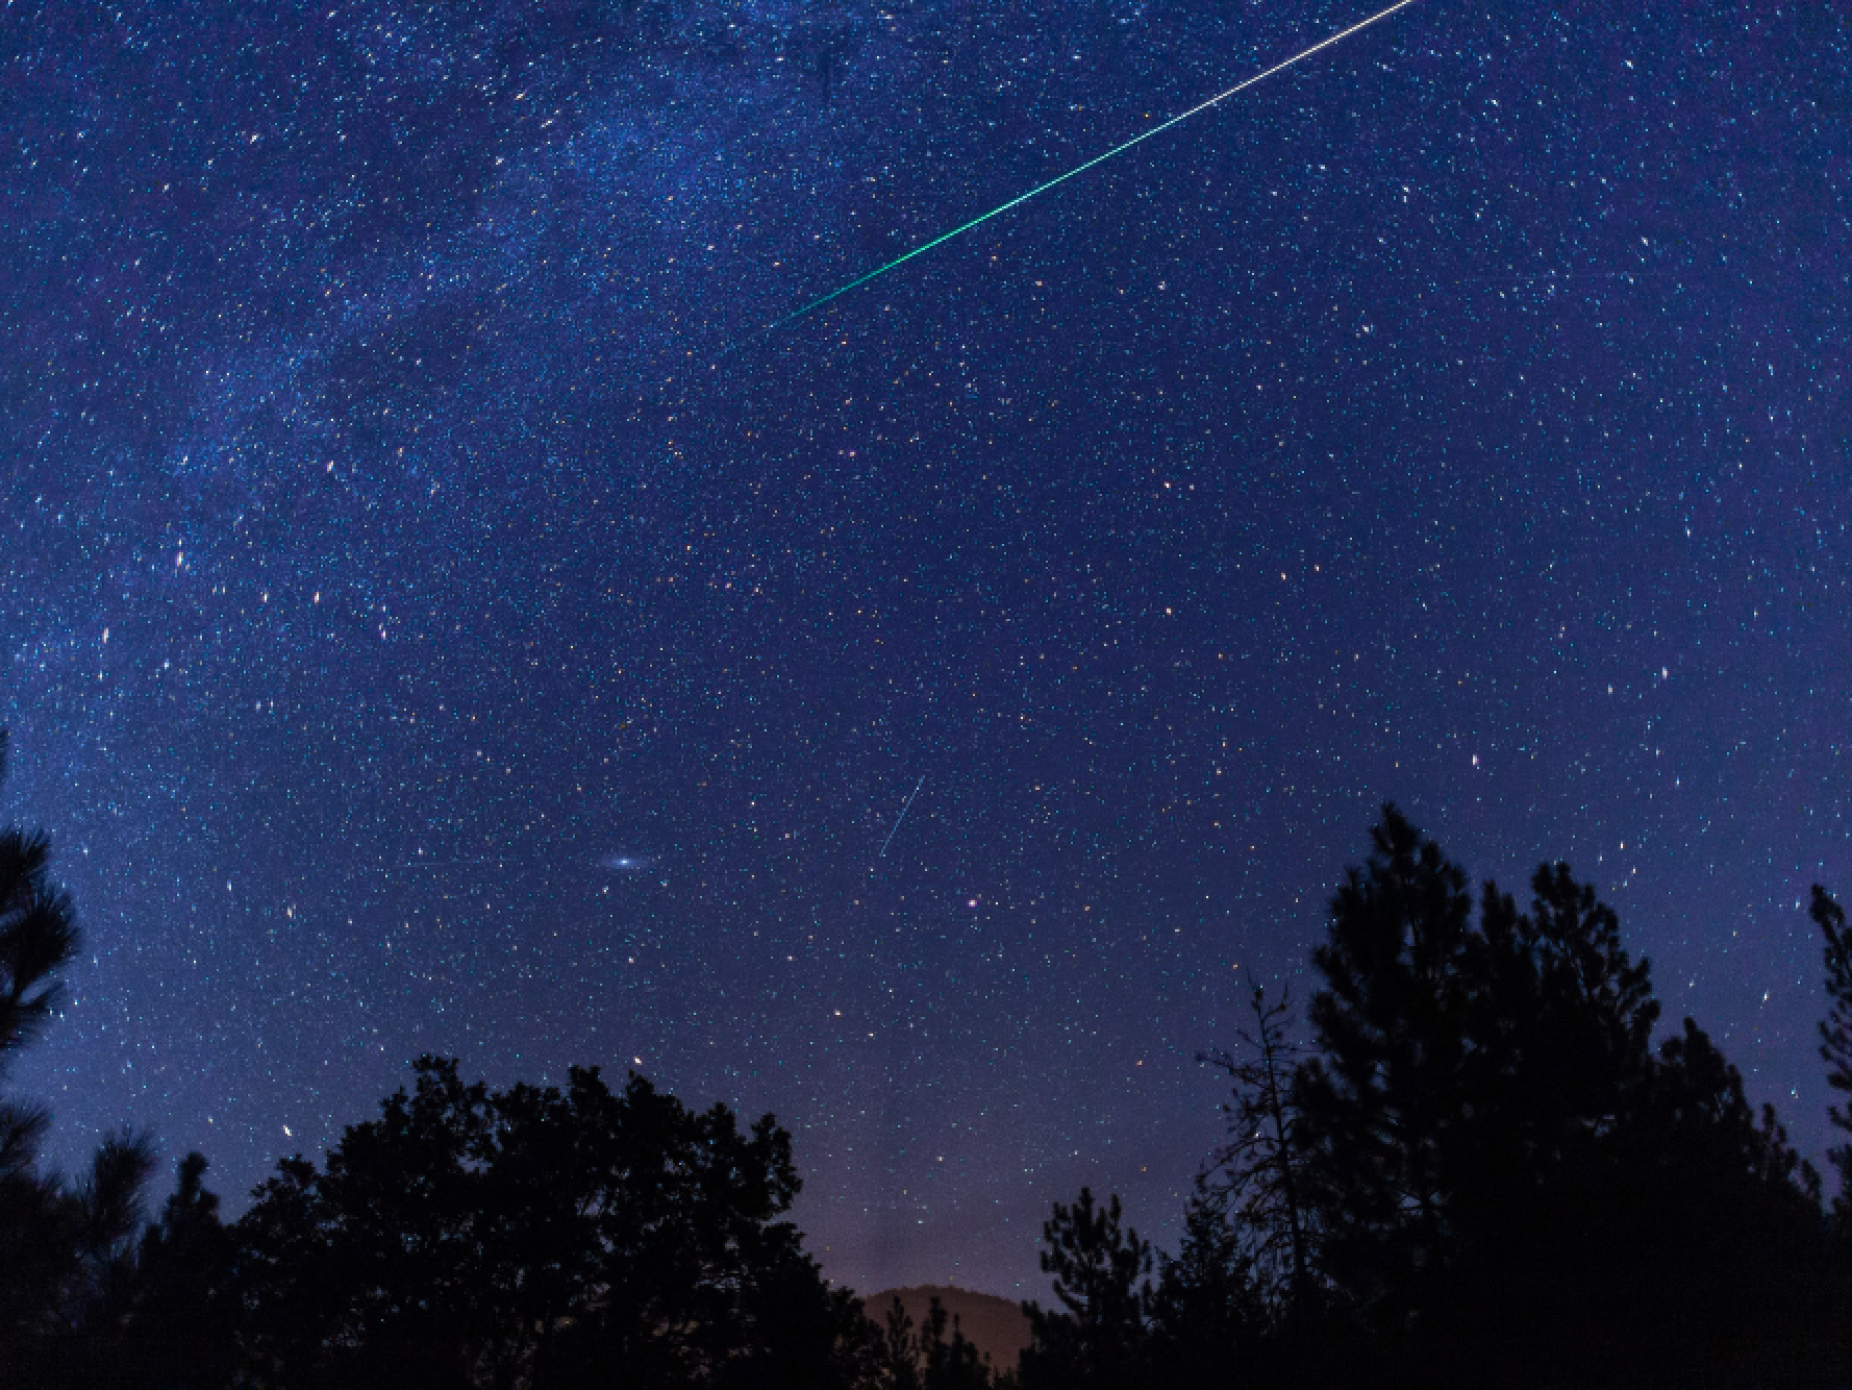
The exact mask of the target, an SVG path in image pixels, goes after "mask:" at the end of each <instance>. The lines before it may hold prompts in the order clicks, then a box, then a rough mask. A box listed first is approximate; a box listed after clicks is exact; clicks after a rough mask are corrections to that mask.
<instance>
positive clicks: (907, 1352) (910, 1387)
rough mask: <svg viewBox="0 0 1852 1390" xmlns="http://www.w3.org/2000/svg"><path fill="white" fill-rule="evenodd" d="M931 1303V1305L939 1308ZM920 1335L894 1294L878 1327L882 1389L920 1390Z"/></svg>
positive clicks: (934, 1301)
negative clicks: (879, 1330) (879, 1328)
mask: <svg viewBox="0 0 1852 1390" xmlns="http://www.w3.org/2000/svg"><path fill="white" fill-rule="evenodd" d="M938 1302H939V1301H938V1300H937V1299H934V1300H933V1306H934V1307H937V1306H938ZM921 1360H922V1358H921V1356H920V1342H919V1335H918V1333H917V1332H916V1330H915V1329H914V1326H913V1319H912V1318H911V1317H910V1316H909V1315H908V1313H907V1307H906V1305H905V1304H904V1303H902V1302H901V1301H900V1295H899V1294H895V1295H894V1301H893V1302H892V1303H891V1304H889V1305H888V1310H887V1316H886V1319H885V1321H884V1322H883V1323H882V1328H881V1348H880V1378H881V1387H882V1390H922V1386H921V1379H922V1370H921V1366H920V1362H921Z"/></svg>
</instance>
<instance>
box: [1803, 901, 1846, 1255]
mask: <svg viewBox="0 0 1852 1390" xmlns="http://www.w3.org/2000/svg"><path fill="white" fill-rule="evenodd" d="M1808 913H1809V915H1810V916H1811V917H1812V918H1813V921H1814V925H1815V926H1817V927H1818V928H1819V929H1820V934H1821V935H1822V936H1823V937H1825V938H1826V944H1825V952H1826V997H1827V999H1828V1001H1829V1005H1828V1009H1827V1015H1826V1019H1825V1021H1824V1022H1822V1023H1821V1024H1820V1057H1821V1060H1822V1061H1824V1062H1825V1063H1826V1084H1827V1085H1828V1086H1830V1087H1832V1089H1833V1090H1834V1091H1835V1092H1837V1093H1838V1094H1839V1095H1841V1096H1846V1095H1852V933H1849V932H1848V931H1847V930H1846V914H1845V911H1844V909H1843V908H1841V907H1840V906H1839V904H1838V902H1837V901H1835V900H1834V898H1833V895H1832V894H1831V893H1828V892H1827V891H1826V890H1825V889H1824V888H1822V887H1821V886H1820V885H1819V884H1817V883H1816V884H1814V886H1813V901H1812V902H1811V903H1810V904H1809V908H1808ZM1827 1117H1828V1119H1830V1120H1831V1121H1832V1123H1833V1127H1834V1128H1835V1129H1837V1130H1839V1132H1840V1133H1841V1134H1844V1135H1848V1136H1852V1111H1849V1110H1848V1109H1847V1108H1846V1107H1845V1106H1842V1105H1834V1106H1832V1107H1830V1108H1829V1109H1828V1110H1827ZM1826 1157H1827V1161H1828V1162H1829V1163H1831V1164H1832V1165H1833V1170H1834V1171H1835V1172H1836V1173H1838V1175H1839V1191H1838V1193H1837V1194H1836V1195H1835V1196H1834V1198H1833V1213H1834V1216H1835V1217H1836V1218H1837V1220H1838V1222H1839V1224H1840V1226H1841V1227H1842V1228H1847V1229H1852V1143H1840V1144H1835V1145H1834V1146H1833V1147H1832V1148H1830V1149H1828V1150H1827V1152H1826Z"/></svg>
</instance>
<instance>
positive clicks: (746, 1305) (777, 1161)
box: [238, 1057, 875, 1390]
mask: <svg viewBox="0 0 1852 1390" xmlns="http://www.w3.org/2000/svg"><path fill="white" fill-rule="evenodd" d="M798 1186H799V1184H798V1179H797V1175H796V1171H795V1169H794V1168H793V1166H792V1163H791V1141H790V1136H789V1135H788V1134H787V1133H786V1132H785V1131H784V1130H782V1129H780V1128H778V1126H777V1125H776V1124H775V1122H774V1121H773V1120H772V1118H771V1117H770V1116H766V1117H764V1118H763V1119H761V1120H760V1121H759V1122H758V1123H757V1124H755V1125H754V1126H753V1127H752V1129H751V1130H750V1132H749V1133H745V1134H742V1133H741V1132H740V1130H739V1127H738V1125H737V1123H736V1121H735V1120H734V1117H733V1115H732V1113H731V1112H730V1111H728V1110H727V1109H726V1108H725V1107H724V1106H715V1107H714V1108H713V1109H711V1110H709V1111H707V1112H705V1113H703V1114H695V1113H692V1112H690V1111H688V1110H687V1109H685V1108H684V1107H683V1106H682V1105H681V1103H680V1102H679V1101H677V1100H676V1099H675V1098H674V1097H672V1096H666V1095H663V1094H661V1093H659V1092H658V1091H656V1090H655V1088H654V1087H652V1086H651V1085H650V1084H649V1082H648V1081H646V1080H644V1079H643V1078H642V1077H640V1076H637V1075H635V1074H632V1075H631V1077H630V1078H629V1080H628V1082H627V1084H626V1085H625V1087H624V1089H623V1090H622V1091H621V1092H620V1093H617V1094H613V1093H612V1092H611V1091H610V1090H609V1089H608V1088H607V1087H606V1086H605V1084H604V1082H603V1081H602V1080H601V1079H600V1077H599V1075H598V1072H597V1071H596V1070H595V1069H592V1070H586V1069H580V1068H574V1069H573V1070H572V1072H571V1073H570V1082H569V1085H568V1087H567V1088H566V1090H565V1091H564V1092H561V1091H559V1090H557V1089H555V1088H551V1087H548V1088H539V1087H534V1086H528V1085H518V1086H515V1087H513V1088H512V1089H511V1090H509V1091H506V1092H491V1091H489V1090H488V1089H487V1088H486V1087H485V1086H483V1085H482V1084H481V1083H477V1084H475V1085H464V1084H463V1082H462V1081H461V1080H460V1079H459V1077H458V1075H457V1067H456V1063H455V1062H453V1061H445V1060H441V1059H437V1058H430V1057H426V1058H422V1059H420V1061H419V1062H418V1064H417V1084H416V1087H415V1089H414V1091H413V1093H412V1094H411V1095H409V1096H408V1095H407V1094H406V1093H405V1092H404V1091H400V1092H398V1093H397V1094H395V1095H394V1096H392V1097H391V1098H389V1099H388V1100H387V1101H386V1102H385V1103H384V1105H383V1106H382V1113H381V1118H380V1119H378V1120H375V1121H371V1122H368V1123H366V1124H361V1125H355V1126H352V1127H350V1128H349V1129H348V1130H347V1131H346V1133H345V1135H344V1136H343V1139H342V1141H341V1143H340V1144H339V1145H338V1146H337V1147H336V1148H335V1149H334V1150H333V1151H332V1152H330V1153H329V1155H328V1158H327V1164H326V1169H325V1171H323V1172H317V1171H316V1169H315V1167H314V1165H313V1164H311V1163H309V1162H307V1161H305V1160H302V1159H300V1158H298V1159H291V1160H288V1161H287V1162H285V1163H283V1164H281V1165H279V1172H278V1174H277V1176H276V1177H274V1178H272V1179H271V1180H270V1181H269V1182H268V1183H266V1184H265V1185H264V1186H263V1187H262V1188H260V1189H259V1191H258V1199H257V1202H256V1203H255V1205H254V1206H253V1207H252V1208H251V1210H250V1211H249V1212H248V1213H247V1214H246V1215H245V1217H244V1218H243V1219H242V1220H241V1221H240V1222H239V1224H238V1231H239V1234H240V1237H241V1240H242V1245H243V1252H244V1253H243V1256H242V1264H241V1274H240V1280H241V1284H242V1287H243V1289H244V1291H245V1294H244V1296H245V1301H246V1305H247V1309H248V1317H249V1324H248V1326H249V1333H248V1336H249V1345H250V1349H251V1351H252V1353H253V1354H254V1359H255V1364H257V1365H258V1366H259V1367H260V1368H261V1370H262V1372H263V1374H264V1375H265V1376H266V1377H268V1378H269V1379H270V1380H273V1381H274V1382H275V1383H277V1384H279V1385H322V1384H337V1383H338V1384H342V1385H353V1386H363V1385H371V1384H385V1383H389V1382H391V1381H393V1380H395V1379H396V1380H401V1381H403V1380H404V1379H405V1378H406V1377H407V1376H413V1377H414V1379H415V1381H416V1383H418V1384H420V1385H425V1386H434V1387H435V1386H442V1385H459V1386H461V1385H471V1386H476V1385H494V1386H501V1385H515V1384H531V1385H534V1386H536V1387H554V1386H579V1385H594V1384H596V1385H608V1384H623V1385H625V1386H635V1387H638V1388H639V1390H650V1388H651V1387H657V1386H662V1387H668V1386H676V1387H714V1390H731V1388H732V1387H753V1390H758V1387H766V1388H767V1390H770V1388H771V1387H778V1386H791V1387H793V1390H796V1387H816V1390H830V1387H833V1386H843V1387H847V1386H850V1385H852V1384H854V1383H856V1382H857V1380H858V1379H860V1378H864V1377H866V1376H867V1375H868V1374H870V1372H871V1370H872V1367H873V1364H874V1352H875V1348H874V1332H873V1328H872V1326H871V1325H870V1324H868V1323H867V1322H866V1320H865V1319H863V1318H862V1317H861V1314H860V1307H859V1305H858V1304H857V1303H856V1302H855V1300H854V1299H853V1298H852V1297H851V1296H850V1295H849V1294H847V1293H846V1292H845V1291H842V1290H835V1289H831V1288H830V1287H829V1286H828V1285H827V1284H825V1283H824V1281H823V1279H822V1277H821V1275H820V1273H819V1272H818V1270H817V1267H816V1265H815V1263H814V1262H813V1261H812V1260H811V1259H810V1257H809V1256H808V1255H806V1254H805V1253H804V1252H803V1249H802V1239H801V1236H800V1235H799V1234H798V1232H797V1231H796V1229H795V1228H794V1227H792V1226H791V1225H790V1224H789V1223H788V1222H783V1221H780V1220H778V1219H777V1218H778V1217H779V1216H780V1215H782V1213H784V1212H785V1211H786V1210H787V1209H788V1208H789V1206H790V1203H791V1200H792V1199H793V1198H794V1197H795V1196H796V1194H797V1191H798Z"/></svg>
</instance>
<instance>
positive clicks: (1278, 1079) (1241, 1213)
mask: <svg viewBox="0 0 1852 1390" xmlns="http://www.w3.org/2000/svg"><path fill="white" fill-rule="evenodd" d="M1248 1002H1249V1006H1250V1007H1251V1008H1252V1010H1253V1013H1254V1031H1253V1032H1251V1033H1250V1032H1248V1031H1247V1030H1246V1029H1237V1030H1236V1033H1235V1036H1236V1037H1237V1038H1238V1039H1239V1040H1240V1042H1241V1044H1242V1048H1243V1051H1242V1053H1241V1054H1240V1055H1237V1054H1234V1053H1231V1052H1227V1051H1215V1052H1206V1053H1201V1054H1199V1055H1198V1060H1199V1061H1206V1062H1210V1063H1212V1064H1214V1065H1215V1066H1217V1067H1220V1068H1221V1069H1222V1070H1223V1071H1225V1072H1227V1073H1228V1075H1229V1077H1230V1079H1231V1080H1232V1081H1233V1083H1234V1096H1233V1098H1232V1099H1231V1100H1230V1101H1229V1102H1228V1103H1227V1104H1225V1105H1224V1106H1223V1107H1222V1108H1223V1110H1224V1111H1225V1112H1226V1114H1227V1115H1228V1133H1229V1140H1228V1143H1226V1144H1225V1145H1223V1146H1222V1148H1221V1149H1219V1150H1218V1151H1217V1152H1216V1154H1215V1156H1214V1158H1213V1160H1212V1161H1211V1165H1210V1170H1209V1173H1207V1174H1205V1175H1204V1177H1203V1178H1202V1179H1199V1181H1198V1191H1197V1194H1196V1196H1195V1197H1194V1198H1193V1199H1192V1202H1191V1206H1190V1218H1189V1219H1190V1220H1191V1221H1195V1220H1197V1219H1198V1216H1197V1213H1198V1212H1199V1210H1200V1211H1201V1212H1202V1215H1201V1217H1200V1219H1201V1220H1202V1221H1204V1222H1206V1221H1208V1220H1209V1219H1210V1210H1211V1209H1213V1214H1214V1216H1215V1218H1216V1219H1217V1220H1219V1221H1220V1222H1221V1224H1222V1227H1224V1228H1226V1227H1227V1226H1228V1222H1229V1221H1230V1220H1232V1221H1233V1222H1234V1223H1235V1226H1236V1227H1238V1228H1239V1232H1240V1237H1235V1232H1234V1230H1233V1229H1232V1228H1231V1229H1228V1230H1227V1231H1226V1234H1227V1235H1228V1236H1229V1237H1231V1238H1245V1244H1246V1245H1247V1247H1248V1252H1247V1253H1248V1254H1249V1256H1250V1257H1251V1259H1252V1262H1253V1265H1254V1273H1255V1274H1256V1275H1257V1276H1258V1277H1259V1280H1260V1284H1261V1287H1262V1288H1263V1289H1264V1290H1265V1292H1266V1293H1267V1295H1268V1296H1269V1297H1270V1298H1271V1299H1272V1301H1273V1302H1274V1303H1275V1304H1276V1306H1279V1307H1284V1306H1287V1305H1291V1304H1295V1303H1303V1302H1304V1301H1305V1300H1307V1299H1308V1298H1309V1297H1310V1296H1311V1289H1312V1254H1311V1243H1312V1231H1311V1224H1310V1223H1311V1213H1310V1211H1309V1210H1308V1209H1307V1206H1306V1203H1305V1199H1304V1196H1303V1195H1302V1189H1303V1188H1304V1186H1305V1175H1304V1174H1303V1172H1302V1171H1301V1169H1302V1167H1303V1162H1304V1160H1303V1158H1302V1155H1301V1153H1300V1139H1299V1112H1298V1110H1297V1108H1296V1107H1295V1106H1294V1105H1293V1104H1292V1098H1291V1091H1292V1084H1293V1070H1294V1066H1295V1063H1294V1058H1295V1056H1296V1054H1297V1053H1298V1051H1299V1049H1298V1048H1296V1047H1295V1046H1293V1044H1292V1043H1291V1042H1289V1041H1288V1039H1287V1036H1286V1026H1287V1021H1288V1020H1289V1019H1290V1017H1291V1014H1292V1005H1291V1000H1290V999H1289V998H1287V997H1282V998H1281V999H1280V1000H1279V1002H1278V1003H1274V1004H1269V1003H1267V1001H1266V992H1265V989H1264V987H1263V986H1261V985H1258V984H1256V985H1255V986H1254V988H1253V993H1252V994H1251V995H1250V997H1249V1001H1248ZM1189 1229H1190V1230H1191V1231H1192V1232H1193V1233H1196V1234H1200V1236H1201V1237H1202V1238H1203V1239H1204V1240H1207V1239H1208V1238H1209V1237H1210V1236H1211V1235H1212V1234H1213V1235H1214V1237H1215V1240H1216V1241H1220V1240H1221V1239H1222V1238H1223V1235H1224V1231H1223V1230H1221V1229H1217V1230H1214V1231H1211V1230H1210V1228H1209V1227H1207V1226H1204V1227H1203V1229H1202V1230H1201V1231H1200V1232H1196V1227H1195V1226H1190V1227H1189ZM1205 1248H1207V1247H1205Z"/></svg>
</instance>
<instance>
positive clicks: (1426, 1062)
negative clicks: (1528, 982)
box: [1292, 806, 1473, 1325]
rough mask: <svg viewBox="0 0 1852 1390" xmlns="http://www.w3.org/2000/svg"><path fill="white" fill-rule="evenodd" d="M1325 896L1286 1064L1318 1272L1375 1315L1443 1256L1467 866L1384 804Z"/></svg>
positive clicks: (1457, 1077) (1459, 1055)
mask: <svg viewBox="0 0 1852 1390" xmlns="http://www.w3.org/2000/svg"><path fill="white" fill-rule="evenodd" d="M1371 841H1372V844H1373V847H1374V853H1373V854H1372V855H1371V856H1370V859H1369V861H1368V862H1367V863H1366V865H1365V866H1364V867H1363V868H1362V869H1360V870H1359V869H1351V870H1349V871H1348V873H1347V874H1346V877H1345V880H1344V883H1343V884H1342V886H1340V888H1339V889H1338V892H1337V895H1336V896H1335V897H1334V899H1333V900H1332V905H1331V921H1330V928H1329V931H1328V934H1327V937H1326V940H1325V942H1324V944H1323V945H1321V946H1319V947H1318V948H1317V950H1316V951H1314V953H1313V961H1314V963H1315V964H1316V965H1317V967H1318V969H1319V971H1320V973H1321V974H1322V975H1323V976H1324V979H1325V986H1326V987H1325V988H1324V989H1322V990H1320V991H1319V992H1318V993H1317V994H1315V995H1314V996H1313V998H1312V1003H1311V1009H1310V1018H1311V1023H1312V1028H1313V1033H1314V1038H1315V1041H1316V1045H1317V1050H1318V1054H1319V1055H1317V1056H1315V1057H1313V1058H1311V1059H1310V1060H1309V1061H1307V1062H1306V1063H1305V1064H1304V1065H1302V1066H1300V1067H1299V1068H1298V1069H1297V1071H1296V1073H1295V1076H1294V1085H1293V1094H1292V1106H1293V1108H1294V1109H1295V1110H1296V1111H1297V1113H1298V1116H1299V1126H1300V1127H1299V1134H1300V1136H1301V1137H1302V1139H1303V1144H1302V1146H1301V1152H1302V1153H1303V1154H1304V1156H1305V1159H1306V1164H1305V1169H1304V1171H1305V1173H1306V1176H1307V1179H1308V1186H1309V1187H1310V1189H1311V1190H1310V1192H1309V1193H1307V1194H1306V1196H1307V1199H1308V1204H1309V1205H1311V1206H1312V1207H1314V1208H1315V1209H1316V1211H1317V1213H1318V1221H1319V1226H1320V1231H1321V1236H1322V1240H1321V1252H1322V1264H1323V1266H1324V1272H1325V1274H1326V1275H1327V1277H1329V1278H1331V1279H1333V1280H1335V1281H1336V1282H1337V1284H1338V1285H1339V1286H1340V1287H1341V1288H1344V1289H1346V1290H1348V1291H1349V1292H1350V1293H1351V1295H1352V1296H1353V1297H1354V1298H1356V1299H1358V1300H1359V1301H1360V1302H1361V1303H1363V1304H1364V1305H1365V1306H1369V1307H1373V1308H1375V1309H1376V1310H1377V1312H1378V1314H1379V1315H1380V1316H1381V1317H1383V1318H1386V1319H1387V1320H1388V1322H1389V1324H1390V1325H1399V1324H1401V1323H1404V1322H1406V1321H1407V1319H1408V1318H1409V1317H1410V1316H1411V1314H1412V1311H1413V1308H1414V1306H1415V1304H1416V1303H1417V1302H1418V1301H1419V1299H1418V1289H1417V1286H1418V1285H1419V1284H1420V1283H1421V1281H1422V1280H1423V1279H1425V1278H1427V1277H1429V1276H1430V1275H1431V1274H1432V1272H1433V1271H1435V1270H1436V1269H1437V1268H1438V1267H1440V1266H1441V1265H1442V1264H1443V1263H1444V1261H1445V1260H1446V1258H1447V1255H1448V1252H1449V1246H1450V1240H1451V1236H1452V1231H1451V1217H1452V1211H1451V1208H1450V1204H1449V1202H1448V1198H1447V1192H1446V1190H1445V1179H1446V1163H1445V1154H1446V1150H1447V1145H1448V1141H1449V1139H1450V1137H1451V1136H1450V1133H1449V1131H1450V1128H1451V1127H1452V1125H1453V1124H1454V1122H1455V1121H1456V1120H1457V1119H1458V1118H1459V1115H1460V1109H1459V1103H1460V1098H1461V1096H1462V1094H1463V1093H1464V1090H1465V1081H1466V1062H1467V1057H1466V1054H1467V1038H1466V1027H1465V1024H1466V1014H1467V1009H1468V1004H1469V999H1468V983H1467V982H1468V967H1469V962H1470V955H1471V951H1472V949H1473V947H1472V943H1471V937H1470V918H1471V901H1470V899H1469V898H1468V896H1467V892H1466V876H1465V874H1464V873H1463V872H1461V870H1460V869H1459V868H1458V867H1457V866H1456V865H1454V864H1453V863H1451V862H1450V861H1448V860H1447V859H1446V858H1445V857H1444V856H1443V855H1442V854H1441V852H1440V850H1439V849H1438V848H1437V847H1436V846H1435V845H1434V844H1432V843H1431V842H1429V841H1427V840H1425V839H1424V838H1423V837H1422V836H1421V834H1420V833H1419V832H1418V831H1417V830H1416V829H1415V828H1414V827H1413V826H1412V825H1410V824H1409V822H1408V821H1407V820H1406V819H1405V818H1404V817H1403V816H1402V814H1401V813H1400V812H1399V811H1397V810H1396V809H1395V807H1393V806H1388V807H1385V808H1384V811H1383V818H1382V821H1381V822H1380V823H1379V824H1378V825H1377V826H1376V827H1375V828H1374V829H1373V830H1372V831H1371Z"/></svg>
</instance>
